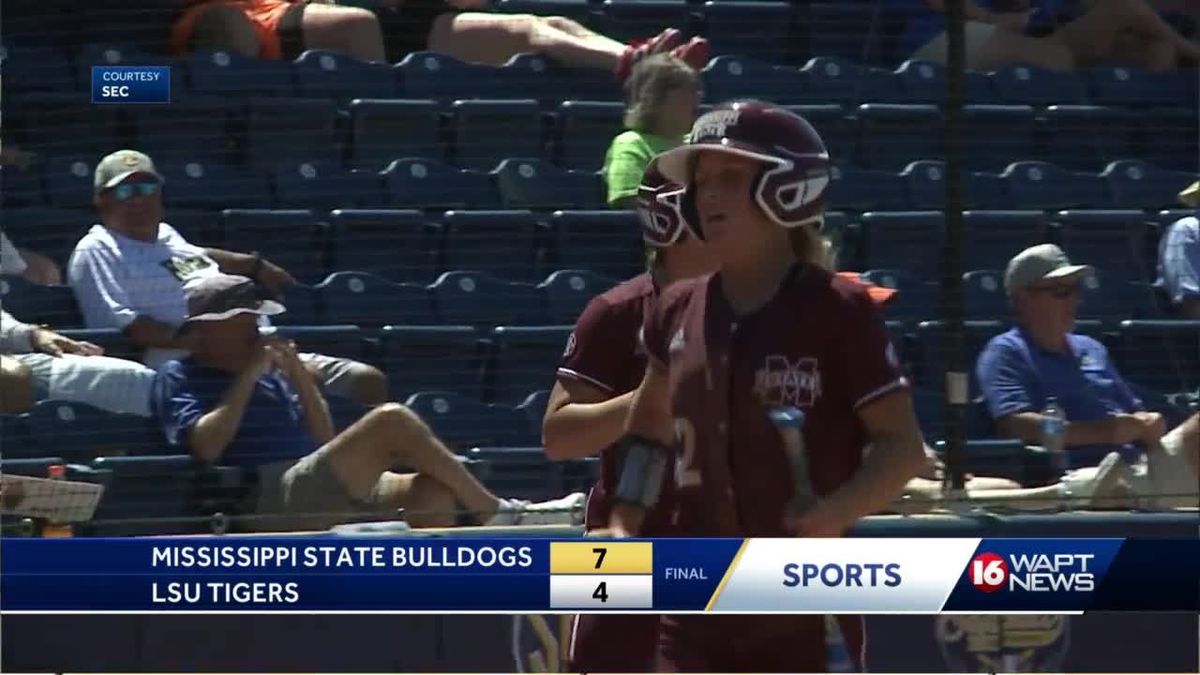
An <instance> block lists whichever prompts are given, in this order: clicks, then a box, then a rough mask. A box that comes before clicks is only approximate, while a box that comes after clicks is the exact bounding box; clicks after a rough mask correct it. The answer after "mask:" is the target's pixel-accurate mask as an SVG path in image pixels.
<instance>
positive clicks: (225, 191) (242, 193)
mask: <svg viewBox="0 0 1200 675" xmlns="http://www.w3.org/2000/svg"><path fill="white" fill-rule="evenodd" d="M158 170H159V173H161V174H162V175H163V178H165V179H166V184H165V185H164V186H163V199H164V200H165V201H166V205H167V208H168V209H169V210H174V209H175V208H177V207H185V208H195V209H209V210H220V209H225V208H229V207H230V206H237V207H244V208H267V207H269V206H270V205H271V184H270V182H269V181H268V180H267V178H266V176H263V175H261V174H259V173H256V172H252V171H247V170H246V169H243V168H242V167H237V166H229V165H225V164H216V163H212V162H205V161H203V160H198V159H181V160H178V161H172V162H163V163H162V164H160V165H159V167H158Z"/></svg>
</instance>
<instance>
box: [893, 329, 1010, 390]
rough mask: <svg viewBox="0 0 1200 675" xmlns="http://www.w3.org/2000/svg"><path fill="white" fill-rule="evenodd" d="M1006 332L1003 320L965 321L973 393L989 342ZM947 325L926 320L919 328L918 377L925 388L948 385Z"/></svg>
mask: <svg viewBox="0 0 1200 675" xmlns="http://www.w3.org/2000/svg"><path fill="white" fill-rule="evenodd" d="M1005 330H1006V328H1005V324H1004V322H1002V321H964V322H963V336H964V351H965V356H966V366H967V370H968V371H969V373H970V380H971V394H972V395H974V394H976V393H978V389H979V384H978V382H976V381H975V363H976V361H978V360H979V354H980V353H981V352H983V348H984V347H985V346H987V343H988V340H990V339H992V338H993V337H994V336H996V335H999V334H1000V333H1003V332H1004V331H1005ZM944 336H945V325H944V324H943V323H942V322H941V321H923V322H921V323H920V324H919V325H918V326H917V341H916V358H915V359H914V360H915V363H916V375H917V384H918V385H919V386H923V387H941V386H943V384H944V382H945V377H944V373H945V370H946V369H945V357H944V354H945V349H946V348H945V343H944V342H943V338H944Z"/></svg>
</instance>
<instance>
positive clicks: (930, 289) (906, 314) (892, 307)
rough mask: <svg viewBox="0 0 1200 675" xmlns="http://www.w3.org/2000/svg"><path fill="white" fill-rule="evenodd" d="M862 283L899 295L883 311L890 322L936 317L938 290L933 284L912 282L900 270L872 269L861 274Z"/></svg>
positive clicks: (908, 275) (909, 276) (912, 279)
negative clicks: (868, 283)
mask: <svg viewBox="0 0 1200 675" xmlns="http://www.w3.org/2000/svg"><path fill="white" fill-rule="evenodd" d="M862 279H863V281H869V282H871V283H873V284H875V285H877V286H883V287H884V288H894V289H896V290H898V291H900V292H899V293H898V294H897V295H896V296H895V298H894V299H893V300H892V301H891V302H889V303H888V304H887V306H886V307H885V308H884V314H885V316H887V318H888V320H890V321H901V322H905V321H909V322H915V321H921V320H922V319H927V318H929V317H931V316H934V315H936V314H937V313H938V309H939V305H938V299H939V297H940V295H941V289H940V287H939V286H938V285H937V283H936V282H933V281H923V280H921V279H916V278H913V277H912V276H911V275H910V274H907V273H906V272H905V271H904V270H899V269H890V270H889V269H872V270H867V271H866V272H863V275H862Z"/></svg>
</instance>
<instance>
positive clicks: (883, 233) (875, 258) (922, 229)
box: [860, 211, 945, 281]
mask: <svg viewBox="0 0 1200 675" xmlns="http://www.w3.org/2000/svg"><path fill="white" fill-rule="evenodd" d="M860 223H861V225H862V236H863V241H862V244H863V261H862V262H863V266H864V267H865V268H867V269H903V270H905V271H907V272H908V273H909V274H910V275H911V276H912V277H913V279H914V280H918V281H932V280H934V279H937V278H939V276H938V268H939V261H940V258H939V256H938V252H939V251H941V247H942V237H943V233H944V232H945V225H944V222H943V217H942V214H941V212H938V211H898V212H884V211H873V212H870V213H864V214H863V216H862V218H861V219H860Z"/></svg>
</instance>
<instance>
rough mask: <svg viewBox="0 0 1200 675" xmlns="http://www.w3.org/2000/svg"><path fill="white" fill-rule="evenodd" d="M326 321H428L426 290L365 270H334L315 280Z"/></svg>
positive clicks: (379, 323) (366, 323)
mask: <svg viewBox="0 0 1200 675" xmlns="http://www.w3.org/2000/svg"><path fill="white" fill-rule="evenodd" d="M317 292H318V293H319V294H320V297H321V307H322V308H323V309H324V316H325V320H326V321H332V322H334V323H340V324H356V325H360V326H383V325H387V324H429V323H434V321H433V306H432V303H431V302H430V297H429V290H428V289H427V288H425V287H424V286H419V285H417V284H398V283H395V282H392V281H388V280H387V279H384V278H383V277H379V276H376V275H374V274H368V273H366V272H334V273H333V274H331V275H329V278H327V279H326V280H325V281H322V282H321V283H320V284H317Z"/></svg>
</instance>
